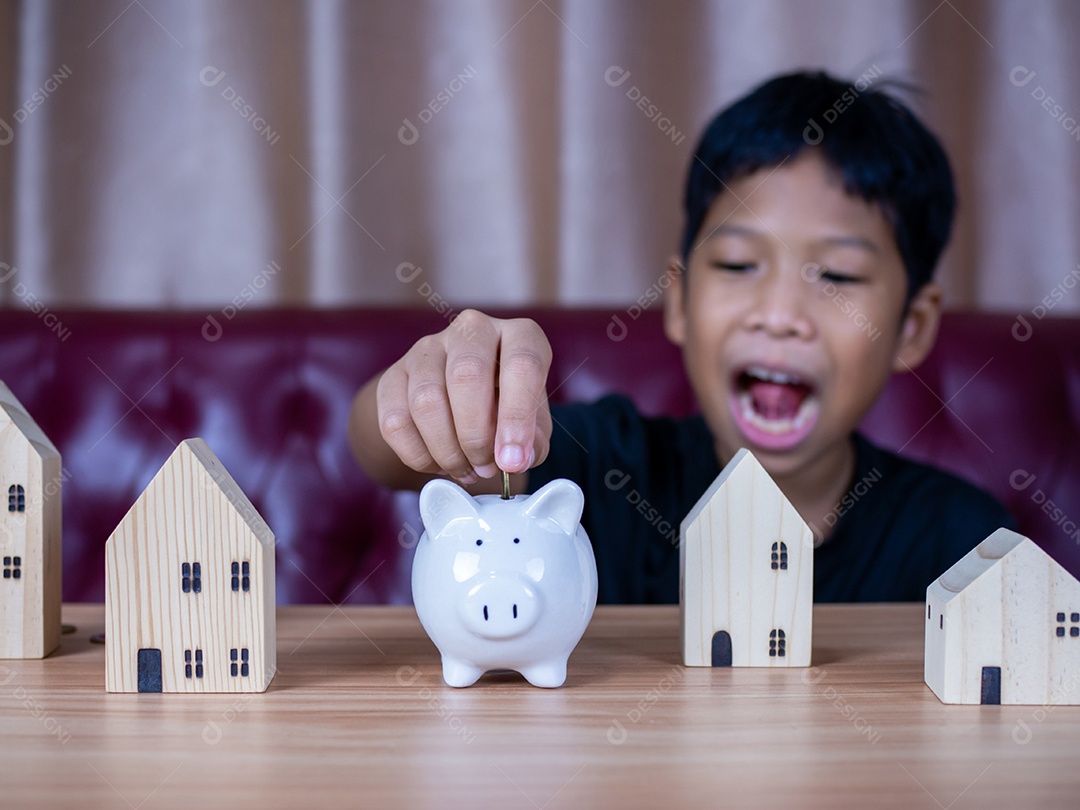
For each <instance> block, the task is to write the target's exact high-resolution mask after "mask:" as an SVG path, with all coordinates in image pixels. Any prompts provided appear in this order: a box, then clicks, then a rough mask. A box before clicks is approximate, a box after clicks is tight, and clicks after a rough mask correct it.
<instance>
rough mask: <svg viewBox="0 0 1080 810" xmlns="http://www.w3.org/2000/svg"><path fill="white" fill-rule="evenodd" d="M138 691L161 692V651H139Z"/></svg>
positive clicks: (150, 649)
mask: <svg viewBox="0 0 1080 810" xmlns="http://www.w3.org/2000/svg"><path fill="white" fill-rule="evenodd" d="M139 691H140V692H160V691H161V650H157V649H153V648H149V649H142V650H139Z"/></svg>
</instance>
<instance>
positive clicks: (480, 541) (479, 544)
mask: <svg viewBox="0 0 1080 810" xmlns="http://www.w3.org/2000/svg"><path fill="white" fill-rule="evenodd" d="M476 545H478V546H482V545H484V541H483V540H477V541H476Z"/></svg>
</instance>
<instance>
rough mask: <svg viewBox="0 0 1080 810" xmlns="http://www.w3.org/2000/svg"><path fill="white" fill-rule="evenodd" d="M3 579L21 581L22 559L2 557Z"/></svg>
mask: <svg viewBox="0 0 1080 810" xmlns="http://www.w3.org/2000/svg"><path fill="white" fill-rule="evenodd" d="M4 579H22V557H4Z"/></svg>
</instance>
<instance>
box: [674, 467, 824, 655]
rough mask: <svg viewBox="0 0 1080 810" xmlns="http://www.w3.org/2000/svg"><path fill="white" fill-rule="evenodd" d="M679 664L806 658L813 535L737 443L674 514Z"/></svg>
mask: <svg viewBox="0 0 1080 810" xmlns="http://www.w3.org/2000/svg"><path fill="white" fill-rule="evenodd" d="M680 533H681V543H680V554H679V572H680V600H679V602H680V605H681V617H682V651H683V663H685V664H686V665H687V666H702V667H707V666H736V667H806V666H809V665H810V645H811V631H812V624H813V601H814V592H813V588H814V547H813V535H812V533H811V531H810V528H809V527H808V526H807V525H806V523H805V522H804V521H803V519H802V518H801V517H800V516H799V513H798V512H796V511H795V507H793V506H792V505H791V503H790V502H789V501H788V499H787V498H786V497H785V496H784V494H783V493H782V492H781V491H780V488H779V487H778V486H777V485H776V483H775V482H774V481H773V480H772V478H771V477H770V476H769V474H768V473H767V472H766V471H765V468H764V467H762V466H761V464H760V463H759V462H758V460H757V459H756V458H754V456H753V454H751V453H750V451H749V450H746V449H745V448H744V449H742V450H739V452H738V453H736V454H735V457H734V458H732V460H731V461H730V462H729V463H728V465H727V466H726V467H725V468H724V469H723V471H722V472H721V473H720V475H719V476H718V477H717V478H716V480H715V481H714V482H713V483H712V485H711V486H710V487H709V489H708V490H706V492H705V494H704V495H702V496H701V498H700V499H699V500H698V502H697V504H696V505H695V506H694V508H693V509H691V510H690V513H689V514H688V515H687V516H686V518H685V519H684V520H683V522H682V526H681V532H680Z"/></svg>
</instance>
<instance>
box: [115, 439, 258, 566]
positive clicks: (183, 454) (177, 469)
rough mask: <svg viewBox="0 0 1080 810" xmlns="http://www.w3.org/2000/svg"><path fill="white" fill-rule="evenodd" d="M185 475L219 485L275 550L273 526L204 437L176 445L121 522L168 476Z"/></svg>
mask: <svg viewBox="0 0 1080 810" xmlns="http://www.w3.org/2000/svg"><path fill="white" fill-rule="evenodd" d="M186 476H195V477H196V480H198V479H202V480H201V482H200V483H199V484H197V486H205V487H208V488H210V487H216V488H217V489H218V490H219V491H220V492H221V493H222V494H223V495H224V496H225V499H226V500H227V501H228V502H229V504H230V505H231V506H232V507H233V509H234V510H235V511H236V513H237V515H239V516H240V518H241V519H242V520H243V521H244V524H245V525H246V526H247V528H248V529H249V530H250V531H251V533H252V534H253V535H254V536H255V538H256V539H257V540H258V542H259V544H260V545H261V546H263V547H264V548H267V549H269V550H270V551H271V553H273V545H274V533H273V532H272V531H270V527H269V526H268V525H267V524H266V521H265V520H263V518H262V516H261V515H260V514H259V512H258V511H257V510H256V509H255V506H254V505H253V504H252V503H251V501H250V500H249V499H248V496H247V495H245V494H244V491H243V490H242V489H241V488H240V485H239V484H237V483H236V481H235V480H234V479H233V477H232V476H231V475H230V474H229V471H228V470H226V469H225V467H224V465H223V464H222V463H221V462H220V461H219V460H218V457H217V456H216V455H214V451H213V450H211V449H210V447H209V445H207V443H206V442H205V441H203V440H202V439H185V440H184V441H182V442H180V444H178V445H177V446H176V449H175V450H174V451H173V453H172V455H170V456H169V458H168V459H167V460H166V462H165V463H164V464H163V465H162V466H161V469H160V470H158V472H157V474H156V475H155V476H154V477H153V478H152V479H151V481H150V483H149V484H148V485H147V486H146V489H145V490H143V493H142V495H140V496H139V500H137V501H136V502H135V504H134V505H133V506H132V507H131V509H129V510H128V513H127V514H126V515H124V518H123V520H121V521H120V525H123V524H124V523H126V522H127V521H128V520H129V519H131V518H132V517H133V514H134V512H135V510H136V508H138V506H139V502H140V501H141V500H142V499H143V498H144V497H145V496H146V495H147V493H149V492H150V491H152V490H157V489H158V488H162V487H164V486H165V484H166V481H167V480H169V479H180V480H184V478H185V477H186Z"/></svg>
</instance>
